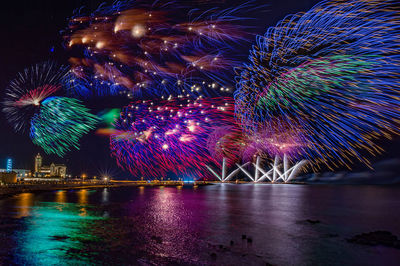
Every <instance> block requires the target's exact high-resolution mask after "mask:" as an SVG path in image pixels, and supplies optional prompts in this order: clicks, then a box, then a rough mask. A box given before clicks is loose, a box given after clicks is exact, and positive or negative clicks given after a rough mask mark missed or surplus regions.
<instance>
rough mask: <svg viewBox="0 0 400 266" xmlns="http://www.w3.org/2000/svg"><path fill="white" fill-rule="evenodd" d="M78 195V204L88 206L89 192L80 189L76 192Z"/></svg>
mask: <svg viewBox="0 0 400 266" xmlns="http://www.w3.org/2000/svg"><path fill="white" fill-rule="evenodd" d="M76 194H77V195H78V203H79V204H82V205H86V204H88V196H89V191H88V190H87V189H80V190H78V191H77V192H76Z"/></svg>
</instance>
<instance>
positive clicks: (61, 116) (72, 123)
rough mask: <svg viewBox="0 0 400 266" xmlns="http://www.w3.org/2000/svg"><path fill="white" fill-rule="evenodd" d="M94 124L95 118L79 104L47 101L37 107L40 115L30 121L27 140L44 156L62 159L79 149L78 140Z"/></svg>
mask: <svg viewBox="0 0 400 266" xmlns="http://www.w3.org/2000/svg"><path fill="white" fill-rule="evenodd" d="M97 122H98V118H97V117H96V116H94V115H92V114H90V113H89V110H88V109H87V108H86V107H85V106H83V105H82V104H81V103H80V101H79V100H76V99H72V98H67V97H50V98H47V99H46V100H44V101H43V102H42V103H41V108H40V112H39V113H37V114H35V115H34V117H33V118H32V120H31V132H30V136H31V138H32V140H33V143H35V144H36V145H38V146H40V147H42V148H43V149H44V151H45V152H46V153H52V154H57V155H59V156H63V155H64V154H65V153H66V152H67V151H70V150H71V148H76V149H79V144H78V143H79V140H80V138H81V137H82V136H83V135H85V134H87V133H88V132H89V131H90V130H91V129H93V128H94V127H95V125H96V123H97Z"/></svg>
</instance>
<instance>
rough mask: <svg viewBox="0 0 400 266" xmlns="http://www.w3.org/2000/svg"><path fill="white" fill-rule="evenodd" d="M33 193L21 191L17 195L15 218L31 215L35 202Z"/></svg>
mask: <svg viewBox="0 0 400 266" xmlns="http://www.w3.org/2000/svg"><path fill="white" fill-rule="evenodd" d="M33 197H34V194H33V193H21V194H19V195H17V196H16V204H15V208H16V213H15V216H14V217H15V218H22V217H26V216H29V215H30V213H31V207H32V204H33Z"/></svg>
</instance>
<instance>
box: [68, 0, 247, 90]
mask: <svg viewBox="0 0 400 266" xmlns="http://www.w3.org/2000/svg"><path fill="white" fill-rule="evenodd" d="M241 10H246V11H248V10H251V5H250V4H244V5H241V6H238V7H235V8H230V9H225V10H220V11H218V9H217V8H213V9H210V10H207V11H205V12H202V13H199V12H197V11H194V10H190V9H187V8H185V7H183V6H182V5H178V4H174V3H171V2H170V3H168V4H161V3H159V2H157V1H156V2H155V3H153V4H150V5H149V4H148V2H144V1H142V2H140V1H139V2H138V1H121V2H116V3H115V4H114V5H112V6H101V7H100V8H99V9H97V10H96V11H95V12H93V13H92V14H91V15H89V16H86V15H81V14H76V15H75V16H73V17H72V18H71V19H70V24H69V27H68V29H66V30H65V32H64V38H65V43H66V45H65V46H66V47H67V48H68V49H69V50H70V51H71V53H72V54H74V55H75V56H72V57H71V58H70V63H71V66H72V70H71V73H72V76H73V78H71V80H70V82H69V84H71V85H73V89H71V90H70V92H71V93H72V94H74V95H79V96H92V95H115V94H119V93H124V92H127V93H128V96H130V95H134V94H137V93H139V94H145V95H157V96H160V95H165V96H169V95H170V94H174V95H175V96H176V95H180V94H183V95H187V94H189V95H194V96H198V95H208V94H207V92H208V91H214V90H216V89H218V91H223V92H226V91H229V85H230V84H231V82H230V81H231V80H232V78H233V73H232V70H233V67H234V66H235V65H237V63H238V62H237V59H235V58H237V55H238V53H237V51H236V52H232V51H233V50H234V47H237V46H238V44H239V43H241V42H242V41H245V39H246V38H244V36H246V35H248V33H247V32H246V31H245V30H244V29H245V27H244V26H240V25H239V23H240V22H242V21H243V20H244V19H245V18H243V17H238V16H236V15H237V13H239V11H241ZM228 54H229V56H228ZM233 55H235V56H233ZM67 84H68V83H67Z"/></svg>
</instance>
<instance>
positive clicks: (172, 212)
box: [0, 184, 400, 265]
mask: <svg viewBox="0 0 400 266" xmlns="http://www.w3.org/2000/svg"><path fill="white" fill-rule="evenodd" d="M398 193H399V188H392V187H385V188H381V187H379V188H376V187H350V186H349V187H342V186H332V187H331V186H318V187H317V186H299V185H285V184H282V185H265V184H257V185H252V184H246V185H232V184H221V185H213V186H199V187H198V188H197V189H194V188H188V187H186V186H184V187H162V188H156V187H154V188H152V187H140V188H137V187H126V188H105V189H99V190H97V191H94V190H77V191H73V190H70V191H54V192H48V193H38V194H31V193H23V194H20V195H18V196H15V197H11V198H9V199H5V200H2V201H1V202H0V215H1V217H2V222H3V224H2V226H3V227H1V226H0V241H1V242H3V243H6V244H5V246H0V248H1V250H3V251H1V250H0V264H10V263H2V262H3V261H4V260H3V261H2V260H1V259H2V257H3V258H4V257H7V256H9V257H11V262H12V263H15V264H25V265H76V264H81V265H82V264H90V265H92V264H103V265H110V264H114V265H115V264H118V265H127V264H129V265H132V264H133V265H138V264H144V265H207V264H214V265H239V264H240V265H242V264H244V265H245V264H253V265H265V263H271V264H273V265H328V264H329V265H349V264H350V265H351V264H353V265H354V264H355V265H365V264H385V265H390V262H393V261H399V260H400V253H398V252H397V250H395V249H389V248H383V247H379V249H378V248H377V249H375V248H374V247H363V246H362V247H360V246H358V245H355V244H350V243H347V242H346V241H345V239H347V238H349V237H351V236H353V235H355V234H359V233H362V232H370V231H374V230H382V229H383V230H388V231H391V232H392V233H393V234H395V235H400V228H399V227H398V217H397V216H398V215H397V214H396V212H394V211H393V210H396V208H397V207H398V206H399V204H400V198H399V197H398ZM9 217H17V218H18V219H14V218H9ZM307 219H311V220H320V221H321V222H320V223H309V222H307ZM382 226H384V227H383V228H382ZM242 235H246V237H245V238H244V239H242ZM249 238H251V239H252V240H251V241H248V239H249ZM1 242H0V243H1ZM9 243H11V244H9ZM7 246H8V247H7ZM7 248H8V249H7ZM396 252H397V253H396ZM213 253H214V254H217V258H216V259H214V260H213V259H212V256H210V254H213ZM10 254H11V255H10ZM7 258H8V257H7ZM396 259H397V260H396ZM12 263H11V264H12Z"/></svg>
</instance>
